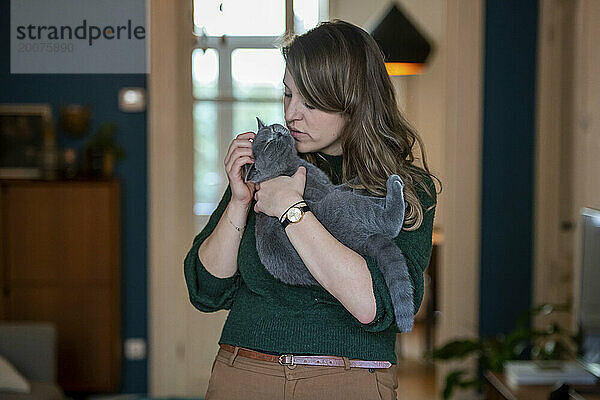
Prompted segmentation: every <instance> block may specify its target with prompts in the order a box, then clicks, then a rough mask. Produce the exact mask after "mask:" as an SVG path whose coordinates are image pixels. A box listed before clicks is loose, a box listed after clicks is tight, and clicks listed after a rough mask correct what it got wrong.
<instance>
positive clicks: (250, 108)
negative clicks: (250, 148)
mask: <svg viewBox="0 0 600 400" xmlns="http://www.w3.org/2000/svg"><path fill="white" fill-rule="evenodd" d="M256 117H258V118H260V120H261V121H263V122H264V123H265V124H267V125H271V124H275V123H278V124H282V125H285V123H284V122H285V121H284V120H283V104H282V103H281V102H273V103H266V102H260V103H259V102H256V103H251V102H243V103H242V102H239V103H234V104H233V137H235V136H237V135H238V134H240V133H243V132H249V131H252V132H256V130H257V128H258V124H257V122H256Z"/></svg>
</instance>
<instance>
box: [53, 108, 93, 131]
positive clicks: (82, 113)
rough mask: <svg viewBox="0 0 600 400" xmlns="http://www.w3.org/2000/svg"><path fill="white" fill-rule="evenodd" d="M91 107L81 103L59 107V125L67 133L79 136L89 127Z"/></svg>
mask: <svg viewBox="0 0 600 400" xmlns="http://www.w3.org/2000/svg"><path fill="white" fill-rule="evenodd" d="M91 116H92V107H91V106H89V105H81V104H68V105H65V106H61V107H60V127H61V129H62V130H63V131H65V132H66V133H67V135H69V136H71V137H73V138H80V137H83V136H84V135H85V133H86V132H87V131H88V129H89V128H90V120H91Z"/></svg>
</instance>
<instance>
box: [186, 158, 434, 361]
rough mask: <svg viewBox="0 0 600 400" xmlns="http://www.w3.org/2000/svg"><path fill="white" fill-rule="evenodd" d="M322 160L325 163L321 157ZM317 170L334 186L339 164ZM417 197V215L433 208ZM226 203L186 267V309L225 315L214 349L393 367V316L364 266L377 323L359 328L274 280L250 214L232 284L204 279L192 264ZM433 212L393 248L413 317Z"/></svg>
mask: <svg viewBox="0 0 600 400" xmlns="http://www.w3.org/2000/svg"><path fill="white" fill-rule="evenodd" d="M325 156H326V155H325ZM326 159H327V161H328V163H329V166H327V165H326V164H321V165H319V167H320V168H321V169H323V170H324V171H325V172H326V173H328V174H329V176H330V177H331V178H332V181H333V182H334V183H339V181H340V177H341V162H342V156H326ZM427 183H428V184H429V186H430V188H431V189H432V193H433V195H434V198H433V199H431V198H430V197H429V196H428V195H427V193H426V192H425V191H422V190H421V191H419V190H417V195H418V197H419V199H420V201H421V204H422V205H423V211H424V212H425V210H426V209H427V208H429V207H430V206H431V205H433V204H435V202H436V199H435V187H434V185H433V181H432V180H431V179H430V178H428V181H427ZM230 198H231V190H230V188H229V187H228V188H227V190H226V191H225V193H224V195H223V198H222V199H221V201H220V203H219V205H218V206H217V208H216V210H215V211H214V213H213V214H212V215H211V217H210V220H209V221H208V223H207V225H206V226H205V227H204V229H203V230H202V231H201V232H200V233H199V234H198V235H197V236H196V237H195V238H194V241H193V244H192V248H191V249H190V251H189V253H188V254H187V256H186V258H185V261H184V272H185V279H186V283H187V287H188V291H189V296H190V301H191V303H192V304H193V305H194V307H196V308H197V309H198V310H200V311H204V312H213V311H217V310H222V309H226V310H230V311H229V315H228V317H227V321H226V322H225V326H224V327H223V332H222V334H221V339H220V340H219V343H227V344H230V345H234V346H240V347H245V348H250V349H255V350H259V351H265V352H270V353H277V354H321V355H336V356H346V357H349V358H355V359H362V360H388V361H390V362H391V363H393V364H395V363H396V355H395V351H394V345H395V335H396V333H397V329H396V325H395V321H394V311H393V307H392V302H391V298H390V294H389V291H388V289H387V287H386V285H385V281H384V278H383V275H382V274H381V272H380V271H379V268H378V267H377V265H376V264H375V263H374V261H373V260H372V259H370V258H366V261H367V265H368V267H369V270H370V272H371V276H372V280H373V292H374V295H375V300H376V303H377V313H376V316H375V319H374V320H373V321H372V322H371V323H368V324H362V323H361V322H359V321H358V320H357V319H356V318H354V316H352V314H350V313H349V312H348V311H347V310H346V309H345V308H344V307H343V306H342V305H341V304H340V302H339V301H338V300H337V299H336V298H335V297H333V296H332V295H331V294H330V293H329V292H327V291H326V290H325V289H323V288H322V287H321V286H292V285H287V284H284V283H282V282H281V281H278V280H276V279H275V278H274V277H273V276H271V275H270V274H269V272H267V270H266V269H265V267H264V266H263V265H262V264H261V262H260V260H259V257H258V253H257V251H256V242H255V236H254V227H255V221H256V214H255V213H254V211H253V207H250V212H249V214H248V219H247V223H246V229H245V230H244V234H243V237H242V241H241V244H240V249H239V253H238V271H237V272H236V273H235V275H233V276H232V277H230V278H217V277H215V276H213V275H212V274H210V273H209V272H208V271H207V270H206V269H205V268H204V266H203V265H202V263H201V262H200V260H199V258H198V248H199V247H200V244H201V243H202V242H203V241H204V240H205V239H206V238H207V237H208V236H209V235H210V234H211V233H212V231H213V229H214V228H215V226H216V224H217V223H218V221H219V219H220V218H221V215H222V214H223V212H224V210H225V207H226V206H227V204H228V203H229V200H230ZM434 213H435V208H433V209H431V210H430V211H428V212H425V214H424V218H423V223H422V225H421V226H420V227H419V229H417V230H415V231H410V232H407V231H404V230H403V231H401V232H400V234H399V235H398V236H397V237H396V238H395V242H396V244H397V245H398V247H399V248H400V249H401V250H402V252H403V254H404V256H405V257H406V261H407V264H408V269H409V273H410V277H411V280H412V284H413V287H414V301H415V314H416V312H417V311H418V309H419V307H420V305H421V301H422V299H423V271H424V270H425V268H426V267H427V265H428V264H429V257H430V255H431V246H432V243H431V235H432V229H433V217H434Z"/></svg>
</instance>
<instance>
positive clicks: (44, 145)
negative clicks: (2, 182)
mask: <svg viewBox="0 0 600 400" xmlns="http://www.w3.org/2000/svg"><path fill="white" fill-rule="evenodd" d="M55 140H56V138H55V136H54V129H53V122H52V107H51V105H50V104H0V179H40V178H42V177H43V172H44V157H45V153H46V152H47V150H48V149H51V148H53V147H54V146H55V143H56V142H55Z"/></svg>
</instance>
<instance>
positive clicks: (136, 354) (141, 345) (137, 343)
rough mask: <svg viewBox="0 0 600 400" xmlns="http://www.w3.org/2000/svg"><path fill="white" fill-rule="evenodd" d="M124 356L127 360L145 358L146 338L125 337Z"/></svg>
mask: <svg viewBox="0 0 600 400" xmlns="http://www.w3.org/2000/svg"><path fill="white" fill-rule="evenodd" d="M124 346H125V358H126V359H128V360H145V359H146V339H144V338H129V339H125V344H124Z"/></svg>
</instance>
